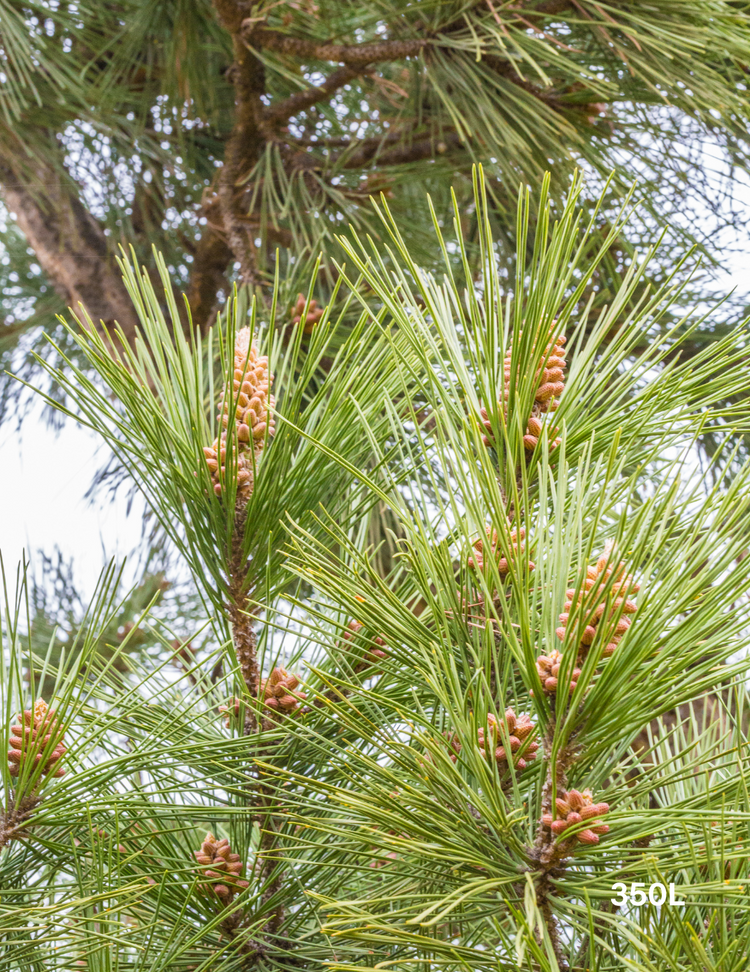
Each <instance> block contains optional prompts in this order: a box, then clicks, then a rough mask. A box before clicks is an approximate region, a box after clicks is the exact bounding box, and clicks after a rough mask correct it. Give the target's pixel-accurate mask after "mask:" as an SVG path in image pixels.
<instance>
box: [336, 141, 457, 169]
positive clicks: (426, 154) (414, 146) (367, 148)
mask: <svg viewBox="0 0 750 972" xmlns="http://www.w3.org/2000/svg"><path fill="white" fill-rule="evenodd" d="M382 144H383V139H380V138H377V139H371V140H370V139H368V140H367V141H366V142H363V143H362V144H361V145H359V146H358V147H357V148H356V149H355V150H354V151H353V152H352V153H351V155H349V156H346V157H344V158H343V159H342V162H341V167H342V168H344V169H360V168H363V167H364V166H366V165H369V164H370V163H372V162H376V163H377V164H378V165H381V166H386V165H407V164H408V163H410V162H421V161H423V160H424V159H434V158H436V157H437V156H440V155H444V154H445V153H446V152H447V151H448V149H449V148H459V147H461V146H462V144H463V143H462V141H461V138H460V136H459V135H458V134H457V133H456V132H445V133H443V134H441V135H440V136H430V137H429V138H420V139H418V140H416V141H414V142H411V143H409V142H406V144H404V145H397V146H394V147H393V148H391V149H389V150H388V151H386V152H380V151H379V149H380V147H381V146H382ZM340 157H341V156H340ZM334 164H335V160H334Z"/></svg>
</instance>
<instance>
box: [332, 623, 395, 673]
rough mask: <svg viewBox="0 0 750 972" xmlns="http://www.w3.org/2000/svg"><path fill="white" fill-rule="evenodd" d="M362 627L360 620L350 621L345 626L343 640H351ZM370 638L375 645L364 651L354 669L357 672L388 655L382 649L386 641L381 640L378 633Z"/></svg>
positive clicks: (375, 663)
mask: <svg viewBox="0 0 750 972" xmlns="http://www.w3.org/2000/svg"><path fill="white" fill-rule="evenodd" d="M362 628H364V625H363V624H362V622H361V621H350V622H349V624H347V626H346V631H345V632H344V636H343V640H344V641H352V640H353V639H354V638H356V637H357V635H358V634H359V633H360V631H361V630H362ZM372 640H373V641H374V642H375V647H373V648H368V649H367V650H366V651H365V653H364V656H363V657H362V661H361V662H359V663H358V664H357V668H356V670H357V671H358V672H361V671H362V670H363V669H365V668H369V667H370V666H371V665H377V663H378V662H381V661H382V660H383V659H384V658H387V657H388V652H387V651H384V650H383V649H384V648H386V647H387V646H386V643H385V641H383V639H382V638H381V637H380V635H375V637H374V638H373V639H372Z"/></svg>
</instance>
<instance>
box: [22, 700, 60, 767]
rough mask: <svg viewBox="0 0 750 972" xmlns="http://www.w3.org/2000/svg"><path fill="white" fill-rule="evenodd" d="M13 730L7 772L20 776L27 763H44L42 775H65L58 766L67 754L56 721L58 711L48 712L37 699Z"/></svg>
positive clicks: (35, 765)
mask: <svg viewBox="0 0 750 972" xmlns="http://www.w3.org/2000/svg"><path fill="white" fill-rule="evenodd" d="M18 719H19V721H18V723H17V724H16V725H13V726H11V727H10V740H9V742H10V748H9V749H8V772H9V773H10V775H11V776H18V774H19V773H20V772H21V768H22V767H23V766H26V765H27V764H31V765H32V766H33V767H37V766H39V765H40V764H42V775H44V776H48V775H50V774H51V775H52V776H64V775H65V770H64V769H60V768H58V766H57V764H58V762H59V760H60V759H62V757H63V756H64V755H65V752H66V747H65V745H64V744H63V733H62V731H61V729H60V727H59V724H58V722H57V720H56V719H55V710H54V709H48V707H47V703H46V702H45V701H44V700H43V699H38V700H37V701H36V702H35V704H34V708H33V709H26V711H25V712H24V713H23V715H22V716H19V717H18Z"/></svg>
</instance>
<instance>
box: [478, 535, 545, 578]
mask: <svg viewBox="0 0 750 972" xmlns="http://www.w3.org/2000/svg"><path fill="white" fill-rule="evenodd" d="M508 525H509V526H510V524H508ZM486 534H487V536H486V539H481V538H480V539H479V540H475V541H474V545H473V546H474V555H473V556H472V557H469V560H468V564H469V567H471V568H473V569H474V570H481V571H484V570H485V565H486V563H487V561H488V560H494V562H495V564H496V565H497V572H498V574H500V577H501V578H503V579H504V578H505V577H506V575H507V574H508V573H509V572H510V569H511V566H513V565H514V564H515V563H516V562H517V561H518V560H519V558H522V557H523V556H524V552H525V544H524V542H523V541H524V538H525V536H526V531H525V530H524V528H523V527H520V528H518V529H517V530H511V531H510V536H509V544H508V546H509V547H510V562H509V561H508V559H507V558H506V557H504V556H503V553H502V547H501V546H500V542H499V538H498V534H497V530H494V529H493V528H492V527H487V528H486ZM528 567H529V570H534V563H533V561H531V560H529V561H528Z"/></svg>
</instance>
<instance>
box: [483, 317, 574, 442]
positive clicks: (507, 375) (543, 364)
mask: <svg viewBox="0 0 750 972" xmlns="http://www.w3.org/2000/svg"><path fill="white" fill-rule="evenodd" d="M556 323H557V322H556V321H555V322H553V324H552V327H553V328H554V327H555V324H556ZM566 340H567V339H566V338H565V336H564V335H563V334H561V335H559V337H556V338H553V339H551V340H550V341H549V342H548V343H547V345H546V346H545V348H544V351H543V353H542V354H541V356H540V358H539V362H538V364H537V367H536V371H535V372H534V378H535V380H536V390H535V392H534V404H533V405H532V407H531V415H530V416H529V418H528V420H527V423H526V433H525V434H524V437H523V445H524V448H525V450H526V451H527V452H533V451H534V449H535V448H536V447H537V445H538V444H539V439H540V438H541V435H542V432H543V429H544V423H543V422H542V417H543V416H544V415H545V413H547V412H554V411H555V410H556V409H557V406H558V405H559V398H560V395H562V393H563V389H564V388H565V381H564V373H565V342H566ZM512 354H513V348H512V346H510V347H509V348H508V350H507V351H506V353H505V360H504V362H503V399H504V401H503V414H504V415H505V417H506V419H507V417H508V400H509V399H510V386H511V381H512V377H513V365H512V362H511V358H512ZM520 378H521V375H520V372H519V373H517V374H516V382H515V384H516V385H517V384H518V383H519V381H520ZM479 414H480V416H481V419H482V425H483V426H484V428H485V430H486V433H487V434H486V435H484V436H482V439H483V441H484V444H485V445H486V446H488V447H490V446H494V444H495V443H494V440H493V438H492V423H491V422H490V420H489V415H488V413H487V409H486V408H482V409H481V410H480V413H479ZM555 431H556V430H555V429H550V432H551V434H553V435H554V432H555ZM559 445H560V439H551V440H550V443H549V448H550V451H551V450H552V449H556V448H557V446H559Z"/></svg>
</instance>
